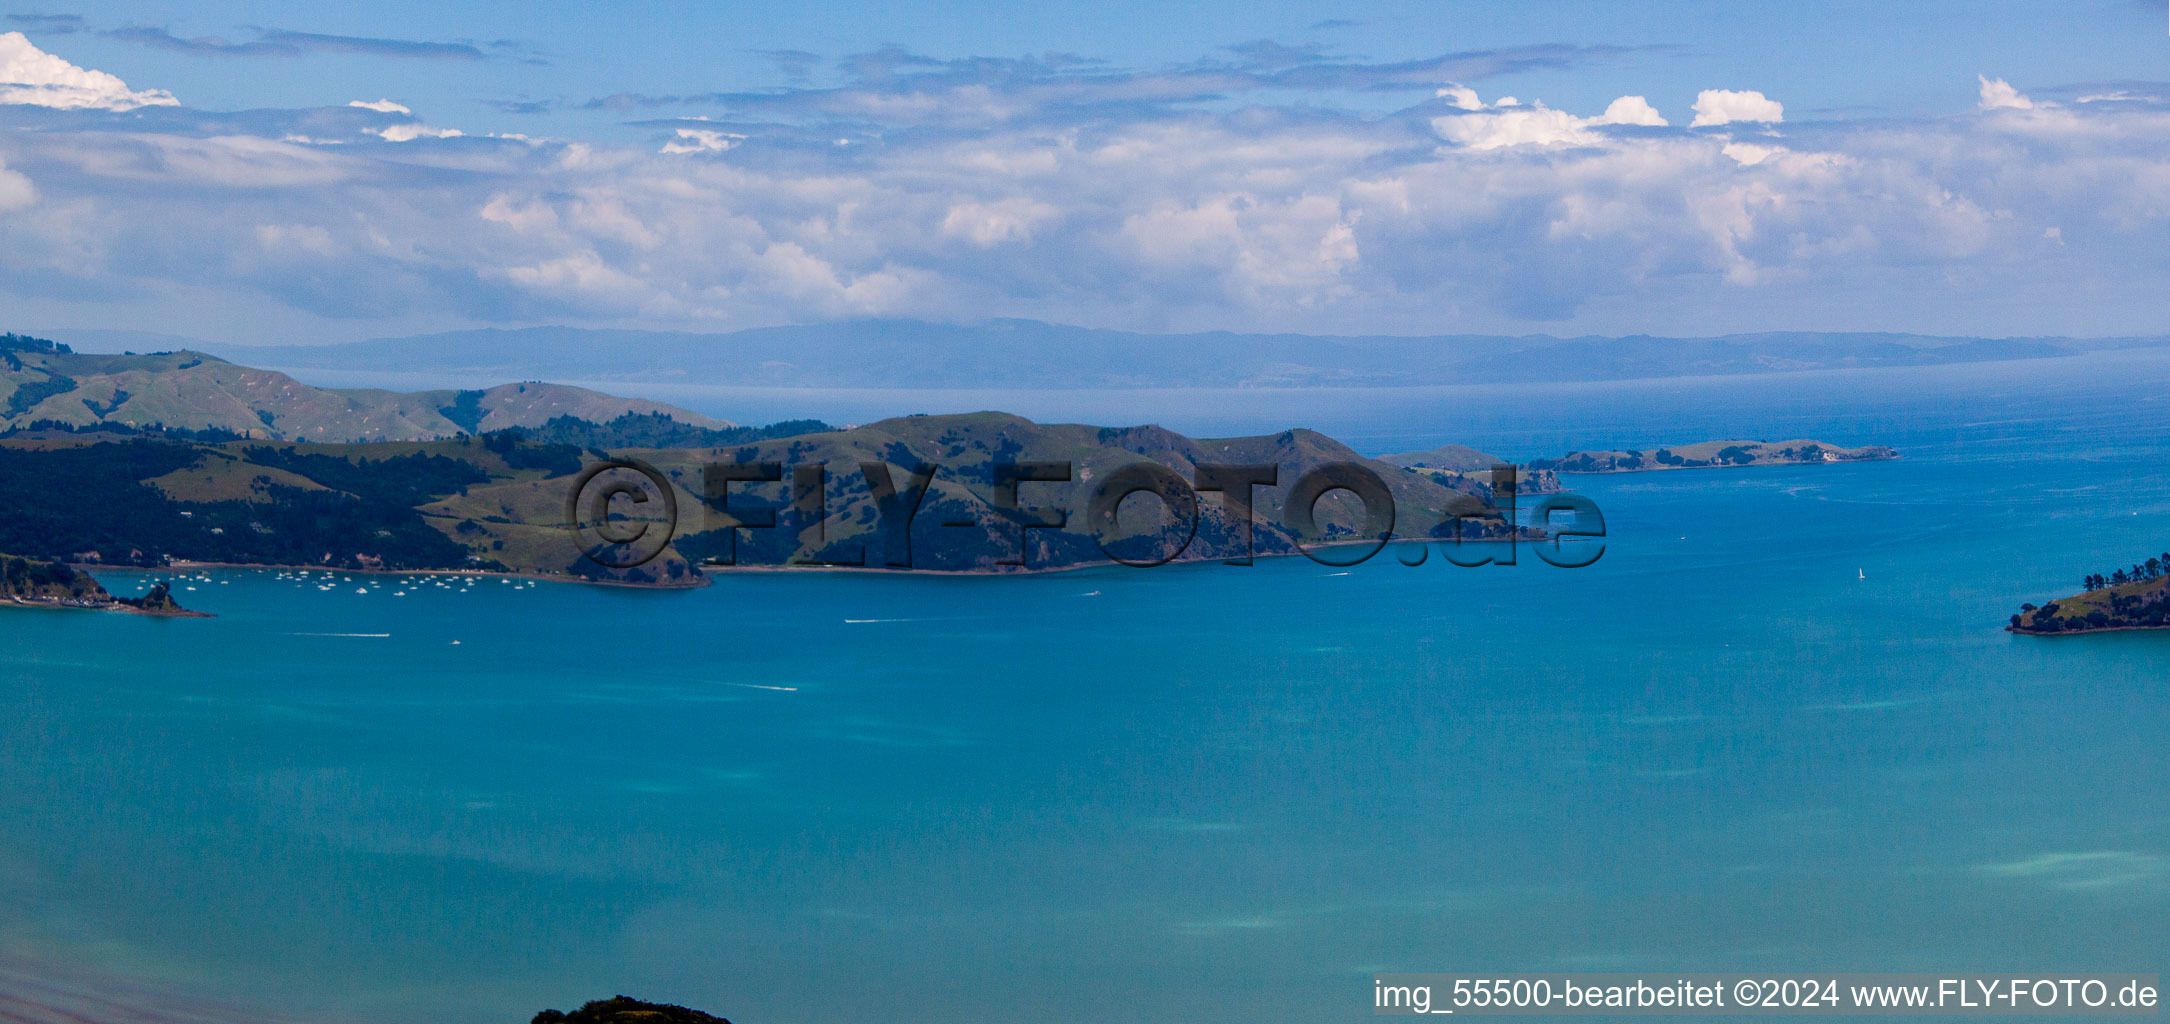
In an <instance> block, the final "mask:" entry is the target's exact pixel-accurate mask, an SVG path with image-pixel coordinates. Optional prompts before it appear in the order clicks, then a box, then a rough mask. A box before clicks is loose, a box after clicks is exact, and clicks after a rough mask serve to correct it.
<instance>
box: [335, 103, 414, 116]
mask: <svg viewBox="0 0 2170 1024" xmlns="http://www.w3.org/2000/svg"><path fill="white" fill-rule="evenodd" d="M347 106H350V107H360V108H362V109H363V110H374V111H376V112H377V113H380V114H412V113H414V111H412V110H408V109H407V108H406V107H403V106H400V105H399V104H397V103H394V102H392V101H391V100H377V101H376V102H374V103H372V102H369V101H366V100H348V101H347Z"/></svg>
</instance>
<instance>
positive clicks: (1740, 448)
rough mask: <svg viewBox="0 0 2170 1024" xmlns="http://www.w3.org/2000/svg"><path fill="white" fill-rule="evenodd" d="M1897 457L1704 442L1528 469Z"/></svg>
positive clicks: (1591, 455)
mask: <svg viewBox="0 0 2170 1024" xmlns="http://www.w3.org/2000/svg"><path fill="white" fill-rule="evenodd" d="M1898 457H1899V453H1898V452H1897V451H1895V450H1893V449H1891V448H1888V447H1886V446H1884V445H1880V444H1874V445H1868V446H1865V447H1861V448H1843V447H1840V446H1838V445H1835V444H1832V443H1830V442H1828V441H1810V440H1794V441H1704V442H1702V443H1700V444H1688V445H1679V446H1676V447H1672V448H1658V449H1654V450H1646V451H1587V452H1584V451H1576V452H1569V453H1567V454H1566V455H1563V456H1561V457H1560V458H1557V459H1538V460H1537V461H1535V462H1532V463H1530V464H1529V468H1531V469H1533V470H1540V469H1548V470H1553V471H1555V472H1560V473H1647V472H1654V471H1657V470H1664V469H1725V468H1731V467H1735V466H1798V465H1814V464H1820V463H1827V462H1876V461H1881V460H1884V459H1896V458H1898Z"/></svg>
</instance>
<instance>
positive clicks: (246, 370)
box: [0, 334, 732, 442]
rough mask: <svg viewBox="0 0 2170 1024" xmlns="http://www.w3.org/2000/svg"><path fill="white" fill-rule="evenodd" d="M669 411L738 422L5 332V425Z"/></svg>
mask: <svg viewBox="0 0 2170 1024" xmlns="http://www.w3.org/2000/svg"><path fill="white" fill-rule="evenodd" d="M656 414H660V415H663V416H668V417H669V418H670V419H671V420H673V421H675V422H677V423H679V424H683V425H685V426H686V427H689V428H693V429H727V428H730V427H731V426H732V425H731V424H729V423H726V422H724V421H721V420H715V419H711V418H709V417H706V416H702V415H700V414H698V413H693V412H688V411H686V410H684V409H678V408H675V407H672V406H668V405H664V404H662V403H660V402H651V401H647V400H645V399H636V398H615V397H612V396H610V395H605V394H600V393H598V392H594V391H589V390H586V389H584V388H575V387H566V386H563V385H558V384H540V383H527V384H503V385H499V386H497V387H494V388H489V389H487V390H482V391H453V390H442V391H418V392H411V393H402V392H395V391H381V390H374V389H360V390H340V389H332V388H317V387H311V386H309V385H307V384H303V383H301V382H299V381H297V380H295V379H294V378H292V377H289V376H287V375H286V374H283V373H279V372H276V371H272V370H259V369H254V368H251V367H247V366H240V365H236V364H234V363H229V362H226V361H225V360H222V359H219V358H216V357H214V356H208V355H205V354H203V353H201V352H188V351H182V352H159V353H153V354H149V355H86V354H81V353H76V352H71V351H69V350H68V348H67V346H65V345H58V344H55V343H53V342H48V341H41V340H39V339H35V338H26V337H22V336H20V335H13V334H10V335H5V336H0V430H5V429H8V428H26V427H30V426H32V425H35V424H61V425H66V426H69V427H74V428H84V427H92V426H96V425H100V424H118V425H125V426H130V427H151V426H154V425H155V426H163V427H172V428H180V429H184V430H217V431H228V432H231V433H233V434H236V435H240V436H243V437H248V438H261V439H265V440H275V441H323V442H344V441H399V440H419V439H425V438H436V437H454V436H458V435H461V434H479V433H487V432H490V431H496V430H504V429H508V428H514V427H522V428H541V427H543V426H545V425H547V424H549V423H550V422H551V421H552V420H554V419H562V418H572V419H577V420H584V421H594V422H602V421H607V420H611V419H615V418H618V417H620V416H625V415H635V416H648V415H656Z"/></svg>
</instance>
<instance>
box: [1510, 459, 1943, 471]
mask: <svg viewBox="0 0 2170 1024" xmlns="http://www.w3.org/2000/svg"><path fill="white" fill-rule="evenodd" d="M1899 458H1900V456H1898V455H1880V456H1877V457H1875V458H1871V459H1824V460H1821V461H1817V462H1726V463H1712V464H1711V465H1708V466H1637V467H1635V468H1634V469H1553V470H1552V472H1555V473H1558V474H1560V475H1561V476H1624V475H1627V474H1629V473H1677V472H1687V471H1694V470H1699V469H1777V468H1780V467H1783V466H1843V465H1846V464H1847V463H1851V462H1896V461H1898V460H1899Z"/></svg>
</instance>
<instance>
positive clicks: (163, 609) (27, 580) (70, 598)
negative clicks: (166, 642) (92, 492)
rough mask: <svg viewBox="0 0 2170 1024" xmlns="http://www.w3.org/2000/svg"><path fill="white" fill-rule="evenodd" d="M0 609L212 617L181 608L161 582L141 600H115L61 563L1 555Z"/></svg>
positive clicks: (102, 588)
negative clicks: (75, 610) (53, 609)
mask: <svg viewBox="0 0 2170 1024" xmlns="http://www.w3.org/2000/svg"><path fill="white" fill-rule="evenodd" d="M0 607H8V608H75V609H83V610H89V611H113V612H127V613H129V614H131V615H152V616H158V617H161V618H169V619H208V618H210V617H211V615H210V614H209V613H207V612H198V611H190V610H188V609H186V608H183V607H181V605H180V602H178V601H175V600H174V599H173V590H172V587H170V586H168V585H167V584H166V583H164V582H158V583H153V584H151V589H150V590H149V591H147V592H146V593H145V594H144V595H143V596H142V597H118V596H116V595H114V594H113V593H111V592H110V591H108V590H106V588H105V586H104V585H102V584H100V583H99V582H98V581H97V580H96V579H93V578H92V577H91V575H90V574H89V573H87V572H81V571H78V570H77V569H75V568H74V567H72V566H69V565H66V564H64V563H59V562H40V561H36V560H34V559H29V558H19V557H16V556H14V555H0Z"/></svg>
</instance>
